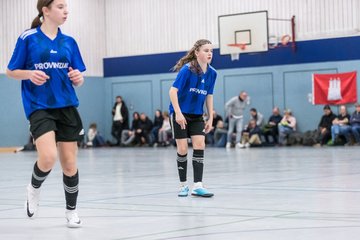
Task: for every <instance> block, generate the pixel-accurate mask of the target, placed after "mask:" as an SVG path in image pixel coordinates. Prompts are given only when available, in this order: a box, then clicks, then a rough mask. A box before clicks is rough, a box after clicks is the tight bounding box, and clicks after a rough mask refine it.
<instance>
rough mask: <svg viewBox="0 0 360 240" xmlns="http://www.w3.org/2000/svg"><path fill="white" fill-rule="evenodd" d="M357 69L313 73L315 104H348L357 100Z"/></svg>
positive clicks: (313, 101) (313, 100)
mask: <svg viewBox="0 0 360 240" xmlns="http://www.w3.org/2000/svg"><path fill="white" fill-rule="evenodd" d="M356 75H357V74H356V71H355V72H347V73H333V74H313V80H312V84H313V86H312V89H313V92H312V94H313V99H312V103H313V104H332V105H338V104H347V103H355V102H357V88H356Z"/></svg>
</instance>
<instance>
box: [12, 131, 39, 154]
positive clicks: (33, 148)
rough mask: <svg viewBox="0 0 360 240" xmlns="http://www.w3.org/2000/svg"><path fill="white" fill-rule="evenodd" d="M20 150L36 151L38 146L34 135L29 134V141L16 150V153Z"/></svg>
mask: <svg viewBox="0 0 360 240" xmlns="http://www.w3.org/2000/svg"><path fill="white" fill-rule="evenodd" d="M20 151H36V146H35V142H34V139H33V137H32V136H31V135H30V136H29V141H28V142H27V143H26V144H25V145H24V146H22V147H20V148H17V149H15V150H14V152H15V153H17V152H20Z"/></svg>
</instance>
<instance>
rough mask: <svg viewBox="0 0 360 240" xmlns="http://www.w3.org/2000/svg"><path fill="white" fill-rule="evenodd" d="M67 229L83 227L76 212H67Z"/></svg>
mask: <svg viewBox="0 0 360 240" xmlns="http://www.w3.org/2000/svg"><path fill="white" fill-rule="evenodd" d="M65 216H66V220H67V227H69V228H79V227H81V224H82V222H81V220H80V218H79V216H78V214H77V211H76V210H66V212H65Z"/></svg>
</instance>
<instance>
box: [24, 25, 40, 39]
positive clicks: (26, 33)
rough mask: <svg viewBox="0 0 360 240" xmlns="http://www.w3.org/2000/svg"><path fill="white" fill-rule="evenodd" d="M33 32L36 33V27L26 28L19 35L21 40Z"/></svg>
mask: <svg viewBox="0 0 360 240" xmlns="http://www.w3.org/2000/svg"><path fill="white" fill-rule="evenodd" d="M34 33H37V30H36V28H33V29H30V30H27V31H25V32H23V33H22V34H21V35H20V38H21V39H22V40H25V38H27V37H28V36H30V35H32V34H34Z"/></svg>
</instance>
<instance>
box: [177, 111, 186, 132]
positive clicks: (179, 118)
mask: <svg viewBox="0 0 360 240" xmlns="http://www.w3.org/2000/svg"><path fill="white" fill-rule="evenodd" d="M175 121H176V122H177V123H178V124H179V125H180V127H181V129H186V124H187V122H186V119H185V117H184V115H183V114H182V113H181V112H180V113H178V114H176V113H175Z"/></svg>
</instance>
